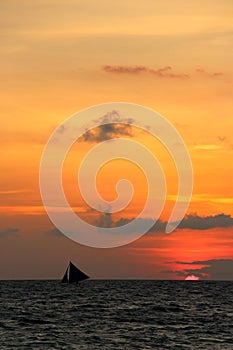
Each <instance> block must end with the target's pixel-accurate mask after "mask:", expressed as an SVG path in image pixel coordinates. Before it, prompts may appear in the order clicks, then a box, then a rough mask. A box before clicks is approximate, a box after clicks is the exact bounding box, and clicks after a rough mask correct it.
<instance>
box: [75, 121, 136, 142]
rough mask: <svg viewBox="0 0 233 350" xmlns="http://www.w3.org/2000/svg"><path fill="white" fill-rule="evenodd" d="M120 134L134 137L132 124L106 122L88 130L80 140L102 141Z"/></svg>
mask: <svg viewBox="0 0 233 350" xmlns="http://www.w3.org/2000/svg"><path fill="white" fill-rule="evenodd" d="M120 136H130V137H133V136H134V133H133V131H132V126H131V125H126V124H104V125H100V126H98V127H96V128H93V129H91V130H88V131H87V132H86V133H85V134H83V135H82V137H80V139H79V141H80V142H102V141H106V140H109V139H112V138H116V137H120Z"/></svg>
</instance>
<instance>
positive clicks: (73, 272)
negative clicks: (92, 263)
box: [69, 262, 89, 283]
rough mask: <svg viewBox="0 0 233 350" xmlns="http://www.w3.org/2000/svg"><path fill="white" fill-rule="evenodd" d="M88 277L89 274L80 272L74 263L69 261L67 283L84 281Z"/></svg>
mask: <svg viewBox="0 0 233 350" xmlns="http://www.w3.org/2000/svg"><path fill="white" fill-rule="evenodd" d="M88 278H89V276H87V275H86V274H85V273H84V272H82V271H81V270H79V269H78V268H77V267H76V266H75V265H74V264H72V262H70V276H69V283H75V282H80V281H84V280H86V279H88Z"/></svg>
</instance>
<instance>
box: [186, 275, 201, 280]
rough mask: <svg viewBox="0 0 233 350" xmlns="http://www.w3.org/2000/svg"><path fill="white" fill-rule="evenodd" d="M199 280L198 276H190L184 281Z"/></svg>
mask: <svg viewBox="0 0 233 350" xmlns="http://www.w3.org/2000/svg"><path fill="white" fill-rule="evenodd" d="M199 279H200V278H199V277H198V276H195V275H190V276H187V277H185V281H198V280H199Z"/></svg>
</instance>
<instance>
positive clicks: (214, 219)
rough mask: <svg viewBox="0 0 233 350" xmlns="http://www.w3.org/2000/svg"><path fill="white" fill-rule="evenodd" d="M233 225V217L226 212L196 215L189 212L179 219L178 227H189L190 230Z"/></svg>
mask: <svg viewBox="0 0 233 350" xmlns="http://www.w3.org/2000/svg"><path fill="white" fill-rule="evenodd" d="M231 226H233V218H232V217H231V216H230V215H226V214H223V213H221V214H217V215H213V216H204V217H203V216H198V215H196V214H189V215H187V216H185V218H184V219H183V220H182V221H181V223H180V225H179V228H189V229H192V230H208V229H211V228H217V227H223V228H224V227H231Z"/></svg>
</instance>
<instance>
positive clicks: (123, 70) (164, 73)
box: [102, 65, 189, 79]
mask: <svg viewBox="0 0 233 350" xmlns="http://www.w3.org/2000/svg"><path fill="white" fill-rule="evenodd" d="M102 70H103V71H104V72H106V73H115V74H139V73H149V74H152V75H154V76H156V77H158V78H178V79H187V78H189V75H188V74H181V73H174V72H173V71H172V67H170V66H165V67H162V68H158V69H153V68H149V67H146V66H124V65H115V66H114V65H105V66H103V67H102Z"/></svg>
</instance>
